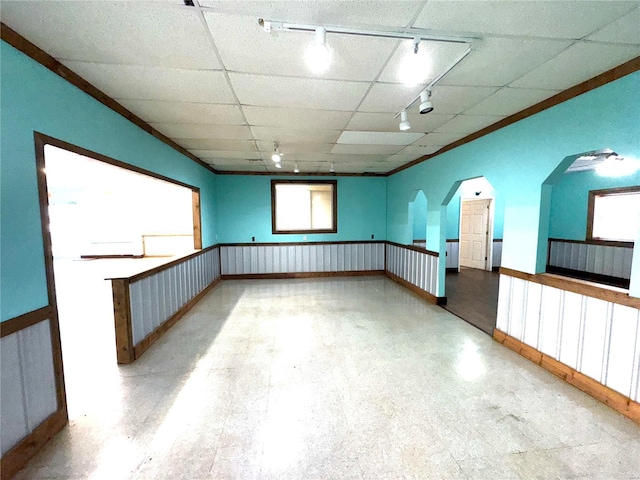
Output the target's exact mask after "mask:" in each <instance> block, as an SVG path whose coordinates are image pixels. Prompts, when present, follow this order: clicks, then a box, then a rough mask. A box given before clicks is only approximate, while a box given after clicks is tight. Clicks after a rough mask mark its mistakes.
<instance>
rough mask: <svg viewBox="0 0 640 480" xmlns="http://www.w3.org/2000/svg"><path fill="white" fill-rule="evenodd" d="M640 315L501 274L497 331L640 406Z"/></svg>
mask: <svg viewBox="0 0 640 480" xmlns="http://www.w3.org/2000/svg"><path fill="white" fill-rule="evenodd" d="M639 323H640V311H639V310H638V309H636V308H632V307H628V306H624V305H619V304H616V303H610V302H607V301H605V300H601V299H597V298H593V297H589V296H585V295H580V294H577V293H573V292H568V291H565V290H560V289H558V288H554V287H549V286H546V285H541V284H539V283H535V282H530V281H528V280H523V279H520V278H515V277H511V276H508V275H500V293H499V297H498V320H497V325H496V328H497V329H498V330H500V331H502V332H504V333H506V334H508V335H511V336H512V337H514V338H516V339H518V340H520V341H521V342H523V343H525V344H527V345H529V346H531V347H533V348H535V349H536V350H538V351H540V352H542V353H544V354H546V355H548V356H550V357H552V358H554V359H555V360H558V361H559V362H562V363H564V364H565V365H568V366H570V367H571V368H573V369H575V370H577V371H578V372H581V373H583V374H585V375H587V376H589V377H591V378H593V379H594V380H596V381H598V382H600V383H602V384H603V385H606V386H607V387H609V388H611V389H613V390H615V391H617V392H619V393H621V394H623V395H625V396H627V397H629V398H631V399H632V400H634V401H636V402H637V401H640V397H639V394H640V391H639V387H638V383H639V382H638V380H639V376H640V326H639Z"/></svg>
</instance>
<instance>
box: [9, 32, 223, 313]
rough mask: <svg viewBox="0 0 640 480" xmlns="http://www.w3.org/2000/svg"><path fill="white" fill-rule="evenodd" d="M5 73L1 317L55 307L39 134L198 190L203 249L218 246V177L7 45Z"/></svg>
mask: <svg viewBox="0 0 640 480" xmlns="http://www.w3.org/2000/svg"><path fill="white" fill-rule="evenodd" d="M0 68H1V71H2V82H0V96H1V99H0V102H1V103H0V131H1V132H2V133H1V135H2V138H1V144H0V172H1V178H0V189H1V200H2V201H1V206H0V208H1V215H0V216H1V230H0V242H1V244H2V252H1V258H0V259H1V262H2V269H1V274H0V282H1V287H0V288H1V290H0V295H1V298H0V308H1V312H0V319H1V320H6V319H9V318H13V317H15V316H17V315H21V314H23V313H26V312H29V311H32V310H35V309H37V308H41V307H43V306H45V305H47V303H48V301H47V286H46V279H45V267H44V254H43V249H42V232H41V228H40V209H39V205H38V187H37V179H36V163H35V153H34V139H33V133H34V131H37V132H40V133H44V134H46V135H50V136H52V137H55V138H58V139H60V140H64V141H66V142H69V143H72V144H74V145H78V146H81V147H84V148H86V149H88V150H92V151H95V152H98V153H101V154H104V155H107V156H109V157H112V158H115V159H117V160H121V161H123V162H126V163H129V164H131V165H136V166H138V167H142V168H144V169H147V170H151V171H153V172H156V173H160V174H162V175H165V176H167V177H171V178H174V179H176V180H179V181H181V182H184V183H187V184H190V185H193V186H197V187H199V188H200V192H201V205H202V238H203V244H204V246H208V245H211V244H214V243H215V235H216V218H215V207H214V205H215V182H216V175H214V174H213V173H211V172H210V171H208V170H206V169H205V168H203V167H202V166H200V165H198V164H196V163H195V162H193V161H192V160H190V159H188V158H187V157H185V156H183V155H181V154H180V153H178V152H177V151H175V150H173V149H172V148H170V147H169V146H167V145H165V144H164V143H162V142H161V141H160V140H158V139H156V138H154V137H152V136H151V135H149V134H147V133H146V132H144V131H143V130H142V129H140V128H138V127H137V126H135V125H134V124H132V123H131V122H129V121H128V120H126V119H125V118H124V117H122V116H120V115H118V114H117V113H115V112H114V111H112V110H111V109H109V108H107V107H105V106H104V105H102V104H101V103H99V102H98V101H96V100H95V99H93V98H92V97H90V96H88V95H86V94H85V93H83V92H82V91H80V90H79V89H77V88H76V87H74V86H73V85H71V84H70V83H68V82H67V81H66V80H64V79H62V78H60V77H59V76H57V75H55V74H54V73H52V72H50V71H49V70H47V69H46V68H45V67H43V66H42V65H40V64H39V63H37V62H35V61H33V60H31V59H30V58H28V57H27V56H25V55H23V54H22V53H20V52H18V51H17V50H15V49H14V48H13V47H11V46H9V45H8V44H6V43H5V42H0Z"/></svg>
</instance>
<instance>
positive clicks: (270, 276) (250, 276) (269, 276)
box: [222, 270, 384, 280]
mask: <svg viewBox="0 0 640 480" xmlns="http://www.w3.org/2000/svg"><path fill="white" fill-rule="evenodd" d="M369 275H384V270H350V271H345V272H294V273H246V274H238V275H229V274H227V275H222V280H283V279H287V278H322V277H364V276H369Z"/></svg>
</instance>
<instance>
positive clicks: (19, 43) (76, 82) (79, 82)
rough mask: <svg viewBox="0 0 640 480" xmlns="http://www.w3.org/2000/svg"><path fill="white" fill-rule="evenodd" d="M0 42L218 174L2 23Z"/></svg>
mask: <svg viewBox="0 0 640 480" xmlns="http://www.w3.org/2000/svg"><path fill="white" fill-rule="evenodd" d="M0 38H1V39H2V40H4V41H5V42H7V43H8V44H9V45H11V46H12V47H14V48H15V49H16V50H19V51H20V52H22V53H24V54H25V55H26V56H28V57H29V58H31V59H32V60H35V61H36V62H38V63H39V64H40V65H42V66H44V67H45V68H47V69H49V70H51V71H52V72H53V73H55V74H56V75H58V76H60V77H62V78H64V79H65V80H66V81H67V82H69V83H70V84H72V85H73V86H75V87H77V88H79V89H80V90H82V91H83V92H84V93H86V94H87V95H89V96H91V97H93V98H94V99H96V100H97V101H98V102H100V103H102V104H103V105H104V106H106V107H108V108H110V109H111V110H113V111H114V112H116V113H118V114H120V115H122V116H123V117H124V118H126V119H127V120H129V121H130V122H131V123H133V124H134V125H136V126H138V127H140V128H141V129H142V130H144V131H145V132H147V133H148V134H150V135H152V136H154V137H155V138H157V139H158V140H160V141H161V142H163V143H165V144H166V145H168V146H170V147H171V148H173V149H174V150H176V151H177V152H178V153H181V154H182V155H184V156H185V157H187V158H189V159H190V160H193V161H194V162H196V163H197V164H198V165H200V166H202V167H204V168H206V169H207V170H209V171H210V172H213V173H218V172H217V171H216V170H215V169H214V168H213V167H211V165H209V164H208V163H205V162H203V161H202V160H200V159H199V158H198V157H196V156H195V155H194V154H193V153H191V152H189V151H188V150H187V149H186V148H184V147H182V146H180V145H178V144H177V143H176V142H174V141H173V140H171V139H170V138H169V137H167V136H166V135H164V134H162V133H160V132H159V131H158V130H156V129H155V128H153V127H152V126H151V125H149V124H148V123H147V122H145V121H144V120H142V119H141V118H140V117H138V116H137V115H135V114H134V113H133V112H131V111H130V110H127V109H126V108H125V107H123V106H122V105H120V104H119V103H118V102H116V101H115V100H114V99H113V98H111V97H110V96H108V95H107V94H106V93H104V92H103V91H101V90H99V89H98V88H96V87H95V86H93V85H92V84H91V83H89V82H88V81H86V80H85V79H84V78H82V77H81V76H80V75H78V74H77V73H75V72H74V71H73V70H71V69H70V68H68V67H66V66H64V65H63V64H62V63H60V62H59V61H57V60H56V59H55V58H53V57H52V56H51V55H49V54H48V53H47V52H45V51H44V50H42V49H41V48H39V47H37V46H36V45H34V44H33V43H31V42H30V41H29V40H27V39H26V38H24V37H23V36H22V35H20V34H19V33H17V32H16V31H14V30H12V29H11V28H9V27H8V26H7V25H5V24H4V23H0Z"/></svg>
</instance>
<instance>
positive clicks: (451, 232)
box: [447, 183, 504, 239]
mask: <svg viewBox="0 0 640 480" xmlns="http://www.w3.org/2000/svg"><path fill="white" fill-rule="evenodd" d="M481 195H482V196H488V197H494V202H495V205H494V213H493V238H494V239H500V238H502V234H503V230H504V196H503V195H500V193H499V192H497V191H496V190H495V189H494V188H493V187H489V188H483V189H482V194H481ZM473 196H474V192H472V191H465V184H464V183H463V184H462V185H460V187H459V188H458V190H456V193H455V194H454V195H453V197H452V198H451V201H450V202H449V205H448V206H447V239H457V238H460V198H461V197H464V198H468V197H473ZM480 198H481V197H480Z"/></svg>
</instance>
